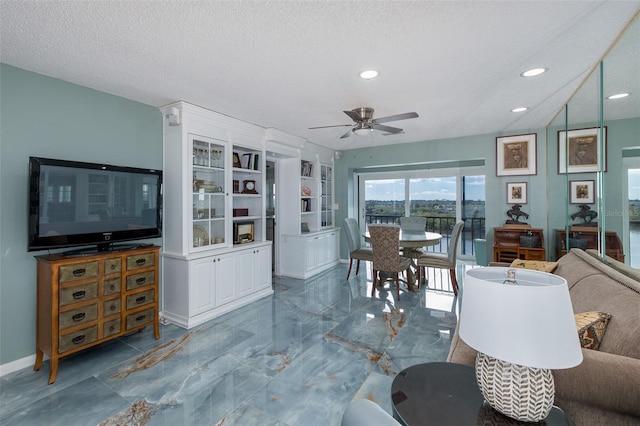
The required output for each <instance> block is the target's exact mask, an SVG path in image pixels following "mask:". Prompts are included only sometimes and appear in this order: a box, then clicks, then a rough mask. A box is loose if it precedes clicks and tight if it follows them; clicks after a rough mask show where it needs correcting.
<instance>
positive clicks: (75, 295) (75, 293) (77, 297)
mask: <svg viewBox="0 0 640 426" xmlns="http://www.w3.org/2000/svg"><path fill="white" fill-rule="evenodd" d="M59 297H60V299H59V300H58V304H59V305H60V306H65V305H68V304H70V303H76V302H80V301H82V300H89V299H95V298H96V297H98V283H97V282H96V283H87V284H81V285H75V286H72V287H64V288H61V289H60V296H59Z"/></svg>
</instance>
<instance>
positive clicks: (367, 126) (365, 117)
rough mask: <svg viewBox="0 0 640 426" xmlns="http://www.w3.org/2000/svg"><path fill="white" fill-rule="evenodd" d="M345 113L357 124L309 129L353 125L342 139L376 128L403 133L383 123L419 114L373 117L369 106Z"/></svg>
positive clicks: (363, 133) (390, 133) (407, 113)
mask: <svg viewBox="0 0 640 426" xmlns="http://www.w3.org/2000/svg"><path fill="white" fill-rule="evenodd" d="M344 113H345V114H347V115H348V116H349V117H351V119H352V120H353V121H354V122H355V124H338V125H335V126H320V127H309V129H325V128H328V127H345V126H351V130H349V131H348V132H347V133H345V134H344V135H342V136H340V139H344V138H347V137H349V136H350V135H351V133H355V134H356V135H366V134H368V133H370V132H372V131H374V130H379V131H381V132H384V133H385V134H387V135H395V134H398V133H403V130H402V129H400V128H398V127H391V126H383V125H382V124H381V123H387V122H389V121H399V120H406V119H408V118H417V117H418V114H417V113H415V112H405V113H404V114H397V115H390V116H388V117H382V118H373V108H368V107H361V108H356V109H352V110H351V111H344Z"/></svg>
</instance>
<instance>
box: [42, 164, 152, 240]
mask: <svg viewBox="0 0 640 426" xmlns="http://www.w3.org/2000/svg"><path fill="white" fill-rule="evenodd" d="M29 160H30V161H29V162H30V168H29V175H30V176H29V178H30V196H29V251H33V250H43V249H52V248H62V247H72V246H80V245H92V244H95V245H96V250H108V249H113V248H114V247H113V243H117V242H122V241H131V240H137V239H143V238H155V237H159V236H161V228H162V226H161V204H162V203H161V187H162V171H160V170H151V169H140V168H133V167H121V166H112V165H105V164H94V163H83V162H77V161H66V160H54V159H48V158H38V157H30V159H29Z"/></svg>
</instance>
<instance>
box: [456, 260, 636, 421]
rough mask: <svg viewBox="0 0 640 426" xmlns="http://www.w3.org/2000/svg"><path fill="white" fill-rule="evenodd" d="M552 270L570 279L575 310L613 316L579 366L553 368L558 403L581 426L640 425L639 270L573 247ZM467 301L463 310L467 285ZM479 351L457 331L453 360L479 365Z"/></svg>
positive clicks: (568, 281)
mask: <svg viewBox="0 0 640 426" xmlns="http://www.w3.org/2000/svg"><path fill="white" fill-rule="evenodd" d="M553 273H554V274H556V275H559V276H562V277H563V278H565V279H566V280H567V283H568V285H569V292H570V294H571V301H572V304H573V310H574V313H580V312H588V311H600V312H605V313H608V314H610V315H611V319H610V321H609V324H608V326H607V329H606V332H605V334H604V337H603V339H602V342H601V344H600V348H599V350H597V351H596V350H592V349H582V352H583V355H584V360H583V362H582V363H581V364H580V365H579V366H577V367H575V368H570V369H566V370H554V371H553V375H554V378H555V384H556V399H555V405H557V406H558V407H560V408H561V409H563V410H564V411H565V413H567V415H568V416H569V417H570V418H571V419H572V420H573V422H574V423H575V424H576V425H577V426H582V425H598V426H601V425H607V426H612V425H635V426H638V425H640V270H638V269H633V268H630V267H629V266H626V265H625V264H623V263H620V262H617V261H616V260H613V259H611V258H607V259H606V261H605V262H604V263H603V262H602V260H601V259H599V258H598V254H597V252H595V251H593V250H588V251H587V252H585V251H581V250H579V249H574V250H572V251H571V252H570V253H568V254H567V255H565V256H563V257H562V258H561V259H560V260H559V261H558V267H557V268H556V270H555V271H554V272H553ZM462 301H463V309H464V286H463V291H462ZM541 314H544V313H541ZM505 320H508V319H507V318H505ZM475 356H476V352H475V351H474V350H473V349H472V348H470V347H469V346H467V345H466V344H465V343H464V342H463V341H462V340H461V339H460V338H459V337H458V333H457V330H456V333H455V335H454V337H453V339H452V343H451V350H450V352H449V357H448V361H450V362H457V363H461V364H468V365H474V362H475Z"/></svg>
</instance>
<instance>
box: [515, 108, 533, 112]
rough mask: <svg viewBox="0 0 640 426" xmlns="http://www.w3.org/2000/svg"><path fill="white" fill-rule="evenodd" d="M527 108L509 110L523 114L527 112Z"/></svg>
mask: <svg viewBox="0 0 640 426" xmlns="http://www.w3.org/2000/svg"><path fill="white" fill-rule="evenodd" d="M528 109H529V108H527V107H519V108H514V109H512V110H511V112H524V111H526V110H528Z"/></svg>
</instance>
